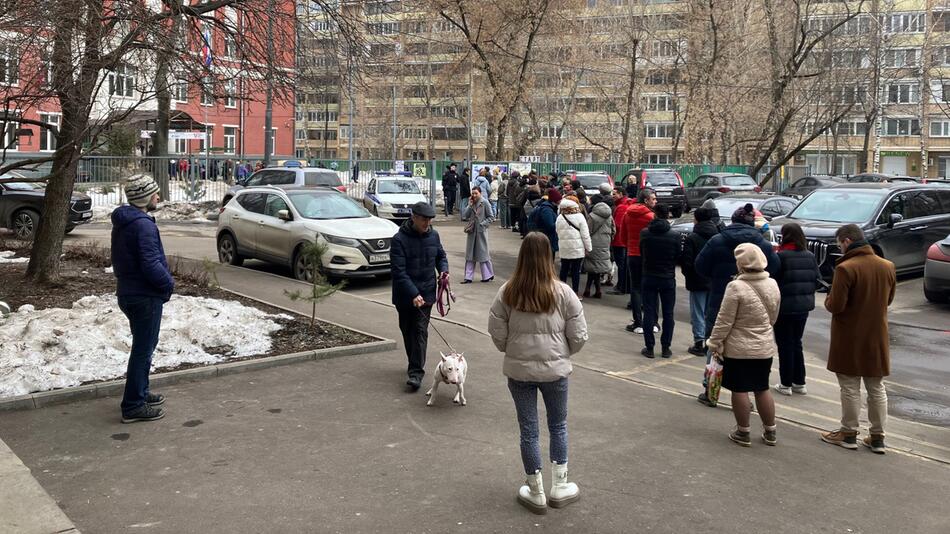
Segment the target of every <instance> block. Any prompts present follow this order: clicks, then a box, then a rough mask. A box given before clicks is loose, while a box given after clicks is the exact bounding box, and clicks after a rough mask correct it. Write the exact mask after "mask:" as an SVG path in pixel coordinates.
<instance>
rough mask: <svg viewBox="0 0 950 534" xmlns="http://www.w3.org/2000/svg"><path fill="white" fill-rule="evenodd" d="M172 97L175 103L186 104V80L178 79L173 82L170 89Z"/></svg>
mask: <svg viewBox="0 0 950 534" xmlns="http://www.w3.org/2000/svg"><path fill="white" fill-rule="evenodd" d="M172 96H173V97H174V98H175V102H181V103H183V104H184V103H186V102H188V79H187V78H179V79H177V80H175V86H174V87H173V88H172Z"/></svg>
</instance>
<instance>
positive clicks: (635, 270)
mask: <svg viewBox="0 0 950 534" xmlns="http://www.w3.org/2000/svg"><path fill="white" fill-rule="evenodd" d="M642 277H643V262H642V261H641V259H640V256H627V289H629V290H630V308H631V311H632V313H633V324H634V326H643V300H642V296H641V294H640V292H641V291H642V288H641V287H640V284H641V283H642Z"/></svg>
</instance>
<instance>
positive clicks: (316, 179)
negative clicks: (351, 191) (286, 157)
mask: <svg viewBox="0 0 950 534" xmlns="http://www.w3.org/2000/svg"><path fill="white" fill-rule="evenodd" d="M285 165H286V166H284V167H265V168H263V169H261V170H259V171H256V172H255V173H254V174H251V175H250V176H247V177H244V178H242V179H239V180H238V181H237V183H235V184H234V185H232V186H231V188H230V189H228V192H227V193H225V194H224V198H223V199H222V200H221V205H222V206H224V205H226V204H227V203H228V201H230V200H231V198H232V197H234V195H235V194H236V193H237V192H238V191H240V190H242V189H244V188H245V187H259V186H262V185H276V186H278V187H284V186H291V187H295V186H296V187H300V186H321V187H332V188H333V189H336V190H337V191H340V192H343V193H345V192H346V186H345V185H343V180H341V179H340V175H339V174H338V173H337V172H336V171H334V170H333V169H324V168H322V167H300V166H299V163H298V162H296V161H290V162H287V163H285Z"/></svg>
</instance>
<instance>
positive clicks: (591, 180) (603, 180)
mask: <svg viewBox="0 0 950 534" xmlns="http://www.w3.org/2000/svg"><path fill="white" fill-rule="evenodd" d="M565 174H566V175H567V176H569V177H570V178H571V181H574V180H577V181H578V182H580V183H581V187H583V188H584V192H585V193H587V196H588V197H590V196H592V195H597V194H599V193H600V191H599V190H598V189H597V188H598V187H599V186H600V184H607V185H609V186H610V188H611V189H613V187H614V179H613V178H611V177H610V175H609V174H607V173H606V172H604V171H575V170H568V171H565Z"/></svg>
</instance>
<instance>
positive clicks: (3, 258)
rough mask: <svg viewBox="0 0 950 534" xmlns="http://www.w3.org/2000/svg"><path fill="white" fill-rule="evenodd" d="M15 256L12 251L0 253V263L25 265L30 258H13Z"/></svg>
mask: <svg viewBox="0 0 950 534" xmlns="http://www.w3.org/2000/svg"><path fill="white" fill-rule="evenodd" d="M15 254H16V252H13V251H12V250H2V251H0V263H26V262H28V261H30V258H14V257H13V256H14V255H15Z"/></svg>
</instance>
